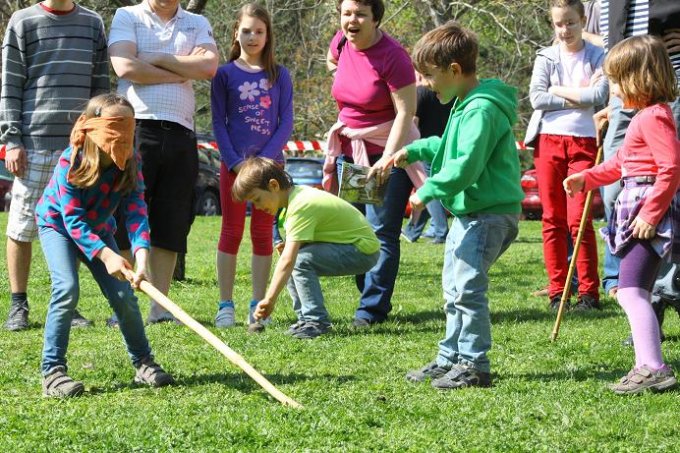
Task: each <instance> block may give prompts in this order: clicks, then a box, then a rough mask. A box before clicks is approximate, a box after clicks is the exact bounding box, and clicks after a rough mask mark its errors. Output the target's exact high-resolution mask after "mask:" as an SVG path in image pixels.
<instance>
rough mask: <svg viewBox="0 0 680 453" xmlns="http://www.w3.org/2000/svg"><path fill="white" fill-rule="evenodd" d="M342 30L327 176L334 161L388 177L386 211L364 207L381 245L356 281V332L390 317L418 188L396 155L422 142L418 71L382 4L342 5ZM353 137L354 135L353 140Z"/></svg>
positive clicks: (333, 50)
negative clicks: (404, 230) (386, 26)
mask: <svg viewBox="0 0 680 453" xmlns="http://www.w3.org/2000/svg"><path fill="white" fill-rule="evenodd" d="M338 10H339V12H340V31H338V33H337V34H336V35H335V36H334V37H333V40H332V41H331V44H330V48H329V51H328V57H327V63H328V67H329V69H330V70H335V71H336V72H335V79H334V81H333V88H332V91H331V93H332V94H333V97H334V98H335V100H336V101H337V104H338V109H339V115H338V123H336V124H335V125H334V126H333V128H332V129H331V132H330V137H329V142H332V143H334V145H333V146H331V147H330V148H331V149H329V155H330V156H331V157H330V159H328V165H327V166H326V168H325V171H326V173H328V174H334V173H335V163H336V157H337V158H338V160H339V161H342V160H345V161H349V162H356V163H359V164H362V165H370V166H372V167H373V170H372V173H373V175H374V176H375V177H376V178H377V179H378V182H382V181H383V180H385V179H386V178H387V177H389V182H388V187H387V191H386V195H385V200H384V202H383V204H382V206H376V205H358V206H357V207H358V208H359V209H360V210H362V211H363V212H364V213H365V215H366V217H367V219H368V221H369V222H370V223H371V225H372V226H373V229H374V230H375V233H376V234H377V236H378V239H379V240H380V259H379V261H378V264H377V265H376V266H375V267H374V268H373V269H371V271H369V272H367V273H366V274H364V275H359V276H357V286H358V288H359V290H360V291H361V301H360V306H359V308H358V309H357V312H356V314H355V318H354V322H353V325H354V326H355V327H359V328H361V327H368V326H370V325H371V324H375V323H380V322H383V321H385V319H387V314H388V313H389V312H390V310H391V308H392V305H391V302H390V300H391V298H392V292H393V290H394V283H395V280H396V277H397V272H398V270H399V254H400V250H399V234H400V232H401V223H402V219H403V214H404V208H405V206H406V202H407V201H408V197H409V194H410V193H411V189H412V187H413V185H412V182H411V180H410V179H409V176H408V175H407V174H406V172H405V171H404V170H403V169H400V168H393V166H392V163H391V159H390V157H391V156H392V155H393V154H394V153H395V152H396V151H398V150H399V149H401V148H402V147H403V146H404V145H406V144H407V143H410V142H411V141H412V140H414V139H416V138H418V130H417V128H416V127H415V124H414V122H413V116H414V114H415V111H416V85H415V72H414V69H413V65H412V63H411V59H410V57H409V55H408V53H407V52H406V50H404V48H403V47H402V46H401V45H400V44H399V43H398V42H397V41H396V40H395V39H394V38H392V37H391V36H389V35H388V34H387V33H385V32H384V31H382V30H380V29H379V28H378V27H379V25H380V21H381V20H382V17H383V14H384V11H385V5H384V4H383V1H382V0H357V1H354V0H338ZM350 137H351V138H350Z"/></svg>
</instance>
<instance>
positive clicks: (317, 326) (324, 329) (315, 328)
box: [291, 321, 331, 340]
mask: <svg viewBox="0 0 680 453" xmlns="http://www.w3.org/2000/svg"><path fill="white" fill-rule="evenodd" d="M330 330H331V325H330V324H324V323H320V322H316V321H307V322H305V323H304V324H303V325H301V326H300V327H298V328H297V330H296V331H295V332H293V333H292V334H291V336H293V337H295V338H298V339H300V340H311V339H312V338H316V337H318V336H320V335H323V334H325V333H328V332H329V331H330Z"/></svg>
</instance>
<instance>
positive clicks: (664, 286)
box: [652, 98, 680, 303]
mask: <svg viewBox="0 0 680 453" xmlns="http://www.w3.org/2000/svg"><path fill="white" fill-rule="evenodd" d="M670 105H671V110H672V111H673V117H674V118H675V125H676V127H677V128H678V130H677V132H678V138H680V98H678V99H676V100H675V102H671V104H670ZM678 271H679V268H678V264H677V263H671V262H670V261H666V260H663V261H661V268H660V269H659V274H658V275H657V278H656V282H655V283H654V291H653V293H652V303H656V302H658V301H659V300H660V299H667V300H670V301H672V302H678V301H680V288H678V285H677V283H676V278H675V276H676V274H678Z"/></svg>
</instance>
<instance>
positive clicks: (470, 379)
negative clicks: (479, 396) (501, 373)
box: [432, 364, 491, 390]
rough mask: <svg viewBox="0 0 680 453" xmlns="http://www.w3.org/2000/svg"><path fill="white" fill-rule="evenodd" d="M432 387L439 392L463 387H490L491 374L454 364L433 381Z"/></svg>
mask: <svg viewBox="0 0 680 453" xmlns="http://www.w3.org/2000/svg"><path fill="white" fill-rule="evenodd" d="M432 387H434V388H436V389H439V390H454V389H462V388H465V387H491V373H486V372H484V371H479V370H477V369H475V368H472V367H469V366H465V365H461V364H456V365H454V366H453V367H451V369H450V370H449V372H448V373H446V374H445V375H444V376H442V377H440V378H437V379H434V380H433V381H432Z"/></svg>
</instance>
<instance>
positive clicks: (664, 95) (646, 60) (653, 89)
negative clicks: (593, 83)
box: [604, 35, 678, 109]
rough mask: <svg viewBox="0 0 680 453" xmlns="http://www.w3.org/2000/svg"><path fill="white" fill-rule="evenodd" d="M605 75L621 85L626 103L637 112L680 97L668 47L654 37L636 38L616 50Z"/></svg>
mask: <svg viewBox="0 0 680 453" xmlns="http://www.w3.org/2000/svg"><path fill="white" fill-rule="evenodd" d="M604 73H605V74H606V75H607V77H608V78H609V80H611V81H612V82H614V83H617V84H618V85H619V88H620V89H621V94H622V95H623V101H624V102H625V103H626V104H628V105H630V106H631V107H634V108H638V109H639V108H644V107H647V106H648V105H652V104H656V103H660V102H672V101H673V100H674V99H675V98H676V97H677V96H678V88H677V84H676V80H675V71H674V70H673V65H672V64H671V60H670V58H669V57H668V52H667V51H666V47H665V46H664V43H663V42H662V41H661V40H660V39H659V38H656V37H654V36H651V35H642V36H633V37H630V38H628V39H624V40H623V41H621V42H620V43H618V44H616V45H615V46H614V47H612V48H611V50H610V51H609V52H608V53H607V57H606V58H605V60H604Z"/></svg>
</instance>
